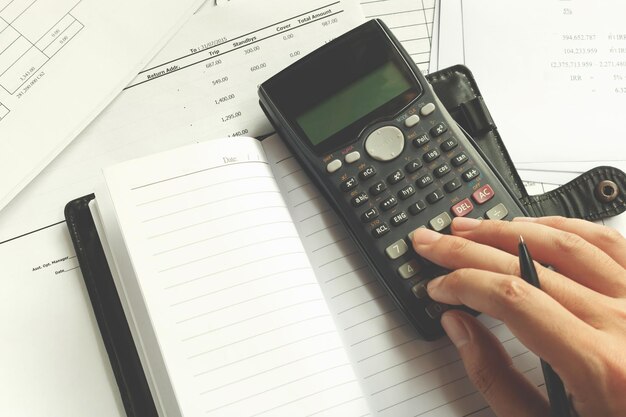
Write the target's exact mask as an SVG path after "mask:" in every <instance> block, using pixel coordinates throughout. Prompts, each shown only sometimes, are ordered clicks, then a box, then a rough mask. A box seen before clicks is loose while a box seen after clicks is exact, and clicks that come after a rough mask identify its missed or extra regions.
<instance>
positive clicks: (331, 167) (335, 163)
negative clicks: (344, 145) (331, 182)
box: [326, 159, 342, 174]
mask: <svg viewBox="0 0 626 417" xmlns="http://www.w3.org/2000/svg"><path fill="white" fill-rule="evenodd" d="M341 165H342V163H341V161H340V160H339V159H334V160H332V161H330V163H329V164H328V165H326V171H328V173H329V174H332V173H333V172H336V171H337V170H338V169H339V168H341Z"/></svg>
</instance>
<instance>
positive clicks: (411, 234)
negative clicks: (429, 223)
mask: <svg viewBox="0 0 626 417" xmlns="http://www.w3.org/2000/svg"><path fill="white" fill-rule="evenodd" d="M419 229H426V226H420V227H418V228H417V229H414V230H412V231H411V232H409V235H408V238H409V242H413V234H414V233H415V231H416V230H419Z"/></svg>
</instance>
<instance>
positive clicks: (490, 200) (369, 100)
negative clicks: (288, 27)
mask: <svg viewBox="0 0 626 417" xmlns="http://www.w3.org/2000/svg"><path fill="white" fill-rule="evenodd" d="M259 97H260V104H261V107H262V108H263V110H264V112H265V114H266V115H267V116H268V118H269V119H270V121H271V122H272V124H273V126H274V127H275V128H276V130H277V132H278V133H279V134H280V135H281V136H282V138H283V139H284V140H285V142H286V143H287V145H288V147H289V148H290V149H291V151H292V152H293V153H294V154H295V155H296V157H297V158H298V160H299V162H300V163H301V164H302V166H303V168H304V169H305V171H306V172H307V173H308V175H309V176H310V177H311V178H312V180H313V181H314V183H315V184H316V185H317V186H318V188H319V189H320V191H321V193H322V194H323V195H324V196H325V198H326V199H327V200H328V202H329V203H330V205H331V206H332V207H333V209H334V210H335V211H336V212H337V213H338V215H339V217H340V218H341V219H342V221H343V223H344V224H345V226H346V228H347V230H348V232H349V233H350V235H351V237H352V239H353V240H354V242H355V243H356V245H357V246H358V247H359V250H360V251H361V252H362V253H363V255H365V258H366V259H367V261H368V263H369V265H370V266H371V267H372V269H373V271H374V272H375V274H376V276H377V278H378V280H379V281H380V282H381V283H382V285H383V286H384V287H385V288H386V289H387V290H388V292H389V294H390V295H391V297H392V298H393V299H394V300H395V302H396V303H397V305H398V307H399V309H400V310H401V311H402V312H403V313H404V314H405V315H406V317H407V318H408V320H409V321H410V322H411V323H412V325H413V326H414V327H415V328H416V329H417V331H418V332H419V333H420V334H421V335H422V336H423V337H424V338H426V339H430V340H432V339H435V338H437V337H439V336H441V335H442V334H443V330H442V328H441V324H440V317H441V314H442V313H443V312H444V311H445V310H446V309H448V308H453V307H451V306H447V305H443V304H440V303H437V302H434V301H433V300H431V299H430V298H429V297H428V294H427V292H426V285H427V283H428V282H429V280H431V279H432V278H434V277H436V276H439V275H441V274H442V273H444V272H445V271H444V270H443V269H442V268H440V267H439V266H437V265H434V264H432V263H430V262H428V261H427V260H425V259H423V258H421V257H419V256H418V255H417V254H416V253H415V252H414V251H413V249H412V246H411V236H412V233H413V232H414V231H415V230H416V229H418V228H420V227H427V228H430V229H433V230H436V231H438V232H442V233H446V232H449V226H450V224H451V222H452V219H453V218H454V217H455V216H468V217H474V218H485V219H510V218H512V217H515V216H524V215H525V213H524V210H523V208H522V207H521V205H520V203H519V201H518V200H517V199H516V198H515V197H514V196H513V195H512V193H511V192H510V190H509V189H508V188H507V187H506V185H505V184H504V183H503V181H502V180H501V179H500V177H499V175H498V173H497V172H496V171H495V170H494V169H493V168H492V167H491V165H490V164H489V163H488V162H487V161H486V160H485V159H484V157H483V156H482V154H481V153H480V151H479V150H478V149H477V147H476V146H475V144H474V143H473V141H472V140H471V138H470V137H469V136H466V135H465V134H464V132H463V131H462V130H461V128H460V127H459V126H458V125H457V124H456V123H455V122H454V120H453V119H452V117H451V116H450V115H449V113H448V112H447V111H446V109H445V108H444V107H443V105H442V104H441V102H440V101H439V99H438V98H437V96H436V95H435V94H434V92H433V89H432V87H431V86H430V84H429V83H428V82H427V81H426V79H425V78H424V76H423V75H422V73H421V72H420V70H419V69H418V68H417V66H416V65H415V64H414V63H413V62H412V60H411V58H410V56H409V55H408V53H407V52H406V51H405V50H404V49H403V48H402V46H401V45H400V43H399V42H398V40H397V39H396V38H395V37H394V36H393V35H392V33H391V32H390V30H389V29H388V28H387V27H386V26H385V24H384V23H383V22H382V21H380V20H377V19H375V20H371V21H368V22H367V23H365V24H363V25H361V26H359V27H357V28H355V29H353V30H351V31H350V32H348V33H346V34H344V35H342V36H340V37H338V38H335V39H334V40H332V41H330V42H329V43H327V44H325V45H324V46H322V47H321V48H319V49H317V50H316V51H314V52H312V53H311V54H309V55H307V56H305V57H304V58H302V59H300V60H299V61H298V62H296V63H294V64H292V65H290V66H289V67H287V68H286V69H284V70H283V71H281V72H280V73H278V74H276V75H275V76H273V77H272V78H270V79H269V80H267V81H266V82H264V83H263V84H261V85H260V87H259Z"/></svg>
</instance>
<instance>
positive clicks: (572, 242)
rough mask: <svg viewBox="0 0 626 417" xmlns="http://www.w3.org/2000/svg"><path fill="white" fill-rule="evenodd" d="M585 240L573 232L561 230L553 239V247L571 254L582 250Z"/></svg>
mask: <svg viewBox="0 0 626 417" xmlns="http://www.w3.org/2000/svg"><path fill="white" fill-rule="evenodd" d="M586 245H587V241H586V240H584V239H583V238H582V237H580V236H578V235H575V234H573V233H567V232H562V233H559V234H558V235H557V236H556V238H555V239H554V246H555V249H556V250H557V251H559V252H562V253H566V254H571V253H575V252H578V251H580V250H582V249H583V248H584V247H585V246H586Z"/></svg>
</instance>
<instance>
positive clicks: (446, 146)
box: [440, 138, 458, 152]
mask: <svg viewBox="0 0 626 417" xmlns="http://www.w3.org/2000/svg"><path fill="white" fill-rule="evenodd" d="M457 145H458V142H457V141H456V139H454V138H450V139H448V140H445V141H443V142H442V143H441V145H440V147H441V150H442V151H444V152H448V151H451V150H452V149H454V148H456V147H457Z"/></svg>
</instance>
